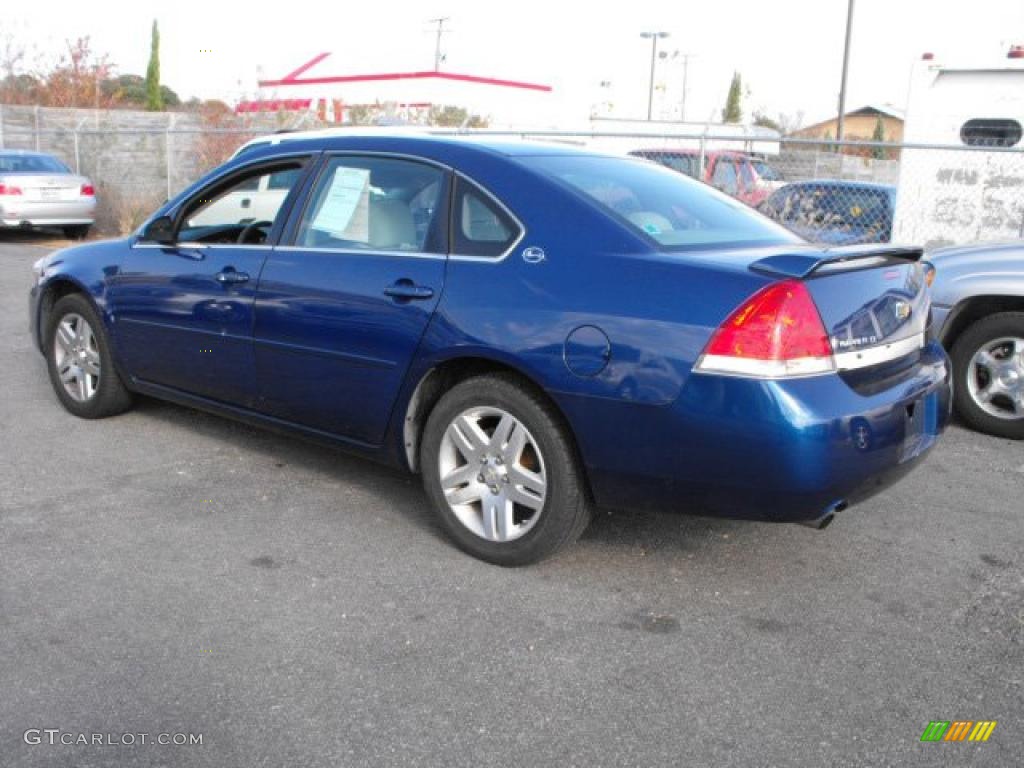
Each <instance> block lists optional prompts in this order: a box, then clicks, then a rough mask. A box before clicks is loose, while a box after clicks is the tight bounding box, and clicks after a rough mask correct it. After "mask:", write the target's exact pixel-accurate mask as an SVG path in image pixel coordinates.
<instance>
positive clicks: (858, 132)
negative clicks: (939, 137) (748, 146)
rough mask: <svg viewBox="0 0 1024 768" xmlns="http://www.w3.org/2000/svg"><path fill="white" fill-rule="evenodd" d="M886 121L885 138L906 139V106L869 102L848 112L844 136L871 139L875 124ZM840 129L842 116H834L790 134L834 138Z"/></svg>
mask: <svg viewBox="0 0 1024 768" xmlns="http://www.w3.org/2000/svg"><path fill="white" fill-rule="evenodd" d="M879 120H881V121H882V130H883V131H884V132H885V139H884V140H885V141H895V142H900V141H903V124H904V120H905V115H904V112H903V110H902V109H898V108H897V107H894V106H892V105H891V104H866V105H864V106H863V107H861V108H860V109H855V110H853V111H852V112H847V113H846V115H844V117H843V139H844V140H847V141H871V140H872V137H873V136H874V134H875V126H876V125H877V124H878V121H879ZM838 130H839V116H838V115H837V116H835V117H830V118H829V119H828V120H822V121H821V122H820V123H814V125H808V126H807V127H806V128H800V129H799V130H796V131H793V132H792V133H791V134H790V135H791V136H793V137H795V138H800V139H834V138H836V134H837V133H838Z"/></svg>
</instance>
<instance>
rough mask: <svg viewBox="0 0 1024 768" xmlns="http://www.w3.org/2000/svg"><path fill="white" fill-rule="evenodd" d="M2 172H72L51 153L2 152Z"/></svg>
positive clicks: (0, 168) (0, 164)
mask: <svg viewBox="0 0 1024 768" xmlns="http://www.w3.org/2000/svg"><path fill="white" fill-rule="evenodd" d="M0 173H71V171H69V170H68V167H67V166H66V165H64V163H62V162H61V161H60V160H58V159H57V158H55V157H50V156H49V155H4V154H0Z"/></svg>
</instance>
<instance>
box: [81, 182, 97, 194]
mask: <svg viewBox="0 0 1024 768" xmlns="http://www.w3.org/2000/svg"><path fill="white" fill-rule="evenodd" d="M80 194H81V195H82V197H95V196H96V187H94V186H93V185H92V184H83V185H82V190H81V193H80Z"/></svg>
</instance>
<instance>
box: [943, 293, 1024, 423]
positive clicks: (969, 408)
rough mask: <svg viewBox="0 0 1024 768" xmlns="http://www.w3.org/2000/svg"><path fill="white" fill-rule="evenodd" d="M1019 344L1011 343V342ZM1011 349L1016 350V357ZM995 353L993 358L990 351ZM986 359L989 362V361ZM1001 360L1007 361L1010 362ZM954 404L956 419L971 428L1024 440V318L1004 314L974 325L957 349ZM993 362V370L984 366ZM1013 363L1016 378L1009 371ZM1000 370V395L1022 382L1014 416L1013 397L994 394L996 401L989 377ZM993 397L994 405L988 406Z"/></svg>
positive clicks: (953, 353) (954, 352) (953, 354)
mask: <svg viewBox="0 0 1024 768" xmlns="http://www.w3.org/2000/svg"><path fill="white" fill-rule="evenodd" d="M1014 341H1015V342H1016V343H1013V342H1014ZM1011 344H1013V347H1012V351H1009V350H1011V346H1010V345H1011ZM993 349H994V350H995V354H993V353H992V351H991V350H993ZM985 353H988V355H989V357H986V356H985ZM1002 355H1009V356H1008V357H1006V358H1003V357H1001V356H1002ZM950 357H951V358H952V359H953V376H954V385H953V401H954V403H955V405H956V410H957V413H958V414H959V415H960V418H962V419H963V420H964V422H965V423H967V424H968V425H969V426H970V427H972V428H973V429H976V430H978V431H979V432H985V433H987V434H990V435H995V436H996V437H1006V438H1009V439H1011V440H1022V439H1024V401H1022V400H1021V398H1022V397H1024V394H1022V392H1024V312H1000V313H998V314H994V315H989V316H987V317H983V318H981V319H980V320H978V321H976V322H975V323H973V324H972V325H970V326H969V327H968V328H967V329H966V330H965V331H964V332H963V333H962V334H960V336H959V338H957V340H956V343H955V344H953V349H952V351H951V353H950ZM985 360H992V362H991V363H990V364H989V366H986V365H985V364H984V362H983V361H985ZM1013 361H1016V362H1015V366H1013V367H1014V368H1015V371H1016V373H1014V372H1013V371H1010V370H1009V368H1010V367H1011V365H1012V364H1013ZM989 367H991V370H992V371H997V370H1002V371H1003V375H1002V380H1001V383H1000V387H999V388H997V389H999V390H1001V389H1003V388H1004V387H1005V384H1006V383H1007V382H1009V383H1010V384H1013V381H1016V382H1018V383H1017V388H1016V390H1014V389H1013V388H1012V387H1010V388H1008V389H1007V391H1008V392H1010V393H1012V392H1014V391H1016V415H1014V413H1013V412H1012V411H1011V410H1010V407H1011V405H1012V404H1013V401H1014V396H1013V395H1012V394H1010V395H1007V394H996V395H995V397H994V398H992V395H991V392H992V391H996V390H990V386H991V376H988V375H987V373H986V371H987V370H989ZM1014 376H1016V379H1014ZM1011 379H1012V380H1013V381H1011ZM986 396H987V397H989V398H991V399H989V400H986V399H985V398H986Z"/></svg>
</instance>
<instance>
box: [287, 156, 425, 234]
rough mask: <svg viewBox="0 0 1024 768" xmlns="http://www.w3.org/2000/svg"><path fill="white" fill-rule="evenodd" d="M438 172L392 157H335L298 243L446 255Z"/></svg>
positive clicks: (308, 211) (305, 217)
mask: <svg viewBox="0 0 1024 768" xmlns="http://www.w3.org/2000/svg"><path fill="white" fill-rule="evenodd" d="M444 188H445V175H444V172H443V171H441V170H440V169H438V168H436V167H434V166H432V165H427V164H426V163H418V162H416V161H413V160H404V159H398V158H388V157H349V156H345V157H334V158H331V160H329V161H328V163H327V165H326V167H325V168H324V170H323V172H322V173H321V175H320V178H319V180H318V181H317V184H316V188H315V189H314V190H313V192H312V194H311V195H310V198H309V203H308V204H307V205H306V210H305V211H304V212H303V214H302V220H301V221H300V222H299V230H298V234H297V235H296V238H295V244H296V245H301V246H304V247H308V248H342V249H346V250H368V251H410V252H429V253H443V252H444V237H443V230H444V227H443V224H444V222H443V221H442V218H443V215H442V214H441V210H442V208H443V205H442V194H443V191H444Z"/></svg>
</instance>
